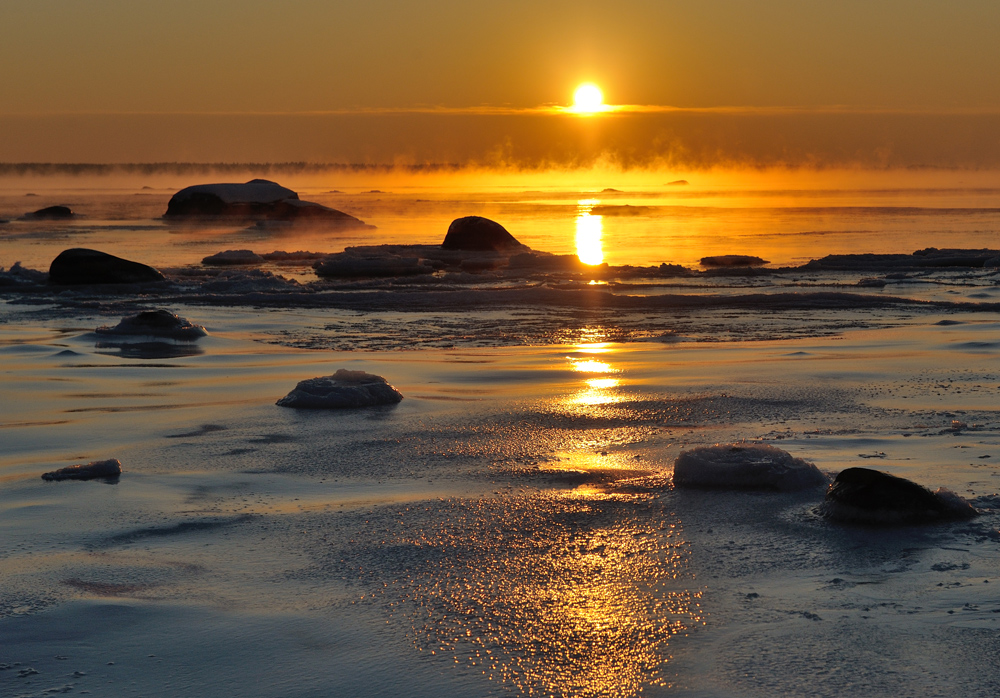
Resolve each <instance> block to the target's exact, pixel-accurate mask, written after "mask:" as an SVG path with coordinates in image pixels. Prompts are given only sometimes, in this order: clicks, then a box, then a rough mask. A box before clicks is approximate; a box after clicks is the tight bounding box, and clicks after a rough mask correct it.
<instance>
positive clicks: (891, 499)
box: [820, 468, 978, 525]
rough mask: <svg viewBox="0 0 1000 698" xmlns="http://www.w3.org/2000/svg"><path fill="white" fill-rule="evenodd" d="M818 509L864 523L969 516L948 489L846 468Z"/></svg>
mask: <svg viewBox="0 0 1000 698" xmlns="http://www.w3.org/2000/svg"><path fill="white" fill-rule="evenodd" d="M820 512H821V513H822V514H823V515H824V516H826V517H827V518H829V519H833V520H835V521H844V522H848V523H865V524H882V525H892V524H915V523H931V522H934V521H953V520H957V519H970V518H972V517H974V516H976V515H977V513H978V512H977V511H976V510H975V509H974V508H973V506H972V505H971V504H969V503H968V502H967V501H965V500H964V499H962V498H961V497H959V496H958V495H957V494H955V493H954V492H952V491H951V490H948V489H945V488H943V487H942V488H940V489H938V490H937V491H936V492H931V491H930V490H929V489H927V488H926V487H923V486H921V485H918V484H917V483H915V482H912V481H910V480H907V479H905V478H902V477H897V476H895V475H890V474H889V473H883V472H881V471H879V470H871V469H870V468H848V469H847V470H843V471H841V472H840V473H839V474H838V475H837V478H836V479H835V480H834V481H833V484H832V485H830V489H829V490H828V491H827V493H826V500H825V501H824V502H823V504H822V506H821V507H820Z"/></svg>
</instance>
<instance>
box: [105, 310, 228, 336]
mask: <svg viewBox="0 0 1000 698" xmlns="http://www.w3.org/2000/svg"><path fill="white" fill-rule="evenodd" d="M94 331H95V332H96V333H97V334H99V335H110V336H115V337H123V336H143V337H163V338H169V339H178V340H195V339H198V338H200V337H204V336H205V335H207V334H208V332H207V331H205V328H204V327H202V326H201V325H195V324H194V323H192V322H190V321H189V320H187V319H186V318H182V317H179V316H178V315H175V314H174V313H171V312H169V311H167V310H144V311H143V312H141V313H138V314H137V315H132V316H131V317H127V318H123V319H122V321H121V322H119V323H118V324H117V325H115V326H114V327H111V326H108V325H102V326H101V327H98V328H97V329H96V330H94Z"/></svg>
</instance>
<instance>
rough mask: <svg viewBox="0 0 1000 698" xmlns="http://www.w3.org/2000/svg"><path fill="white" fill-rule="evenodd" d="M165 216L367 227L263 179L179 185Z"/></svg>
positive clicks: (357, 220) (340, 212) (343, 214)
mask: <svg viewBox="0 0 1000 698" xmlns="http://www.w3.org/2000/svg"><path fill="white" fill-rule="evenodd" d="M163 217H164V218H175V219H216V218H236V219H242V220H258V221H261V220H265V221H267V220H270V221H299V220H308V221H316V222H323V223H333V224H336V225H338V226H346V227H370V226H367V225H366V224H365V223H364V221H361V220H359V219H357V218H355V217H354V216H351V215H348V214H346V213H344V212H343V211H338V210H336V209H332V208H328V207H326V206H323V205H322V204H317V203H314V202H312V201H302V200H301V199H299V195H298V194H297V193H296V192H294V191H292V190H291V189H287V188H285V187H283V186H281V185H280V184H276V183H275V182H271V181H269V180H266V179H253V180H250V181H249V182H246V183H244V184H197V185H194V186H191V187H186V188H185V189H181V190H180V191H179V192H177V193H176V194H174V195H173V196H172V197H171V199H170V202H169V203H168V204H167V211H166V213H164V214H163Z"/></svg>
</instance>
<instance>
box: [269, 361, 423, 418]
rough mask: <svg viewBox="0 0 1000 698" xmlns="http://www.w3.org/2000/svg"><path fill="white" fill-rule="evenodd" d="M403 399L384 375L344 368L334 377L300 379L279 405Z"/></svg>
mask: <svg viewBox="0 0 1000 698" xmlns="http://www.w3.org/2000/svg"><path fill="white" fill-rule="evenodd" d="M402 399H403V396H402V394H401V393H400V392H399V391H398V390H396V389H395V388H394V387H392V386H391V385H389V381H387V380H386V379H385V378H383V377H382V376H376V375H374V374H371V373H365V372H364V371H349V370H348V369H346V368H342V369H340V370H339V371H337V372H336V373H334V374H333V375H332V376H320V377H319V378H310V379H308V380H304V381H300V382H299V384H298V385H296V386H295V390H293V391H292V392H290V393H288V395H286V396H285V397H283V398H281V399H280V400H278V402H277V403H275V404H277V405H280V406H281V407H298V408H305V409H339V408H344V407H372V406H374V405H395V404H396V403H398V402H399V401H400V400H402Z"/></svg>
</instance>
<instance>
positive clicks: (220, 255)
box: [201, 250, 264, 266]
mask: <svg viewBox="0 0 1000 698" xmlns="http://www.w3.org/2000/svg"><path fill="white" fill-rule="evenodd" d="M263 262H264V258H263V257H261V256H260V255H259V254H255V253H254V252H253V250H226V251H225V252H216V253H215V254H213V255H209V256H208V257H205V258H204V259H202V260H201V263H202V264H207V265H209V266H242V265H253V264H262V263H263Z"/></svg>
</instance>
